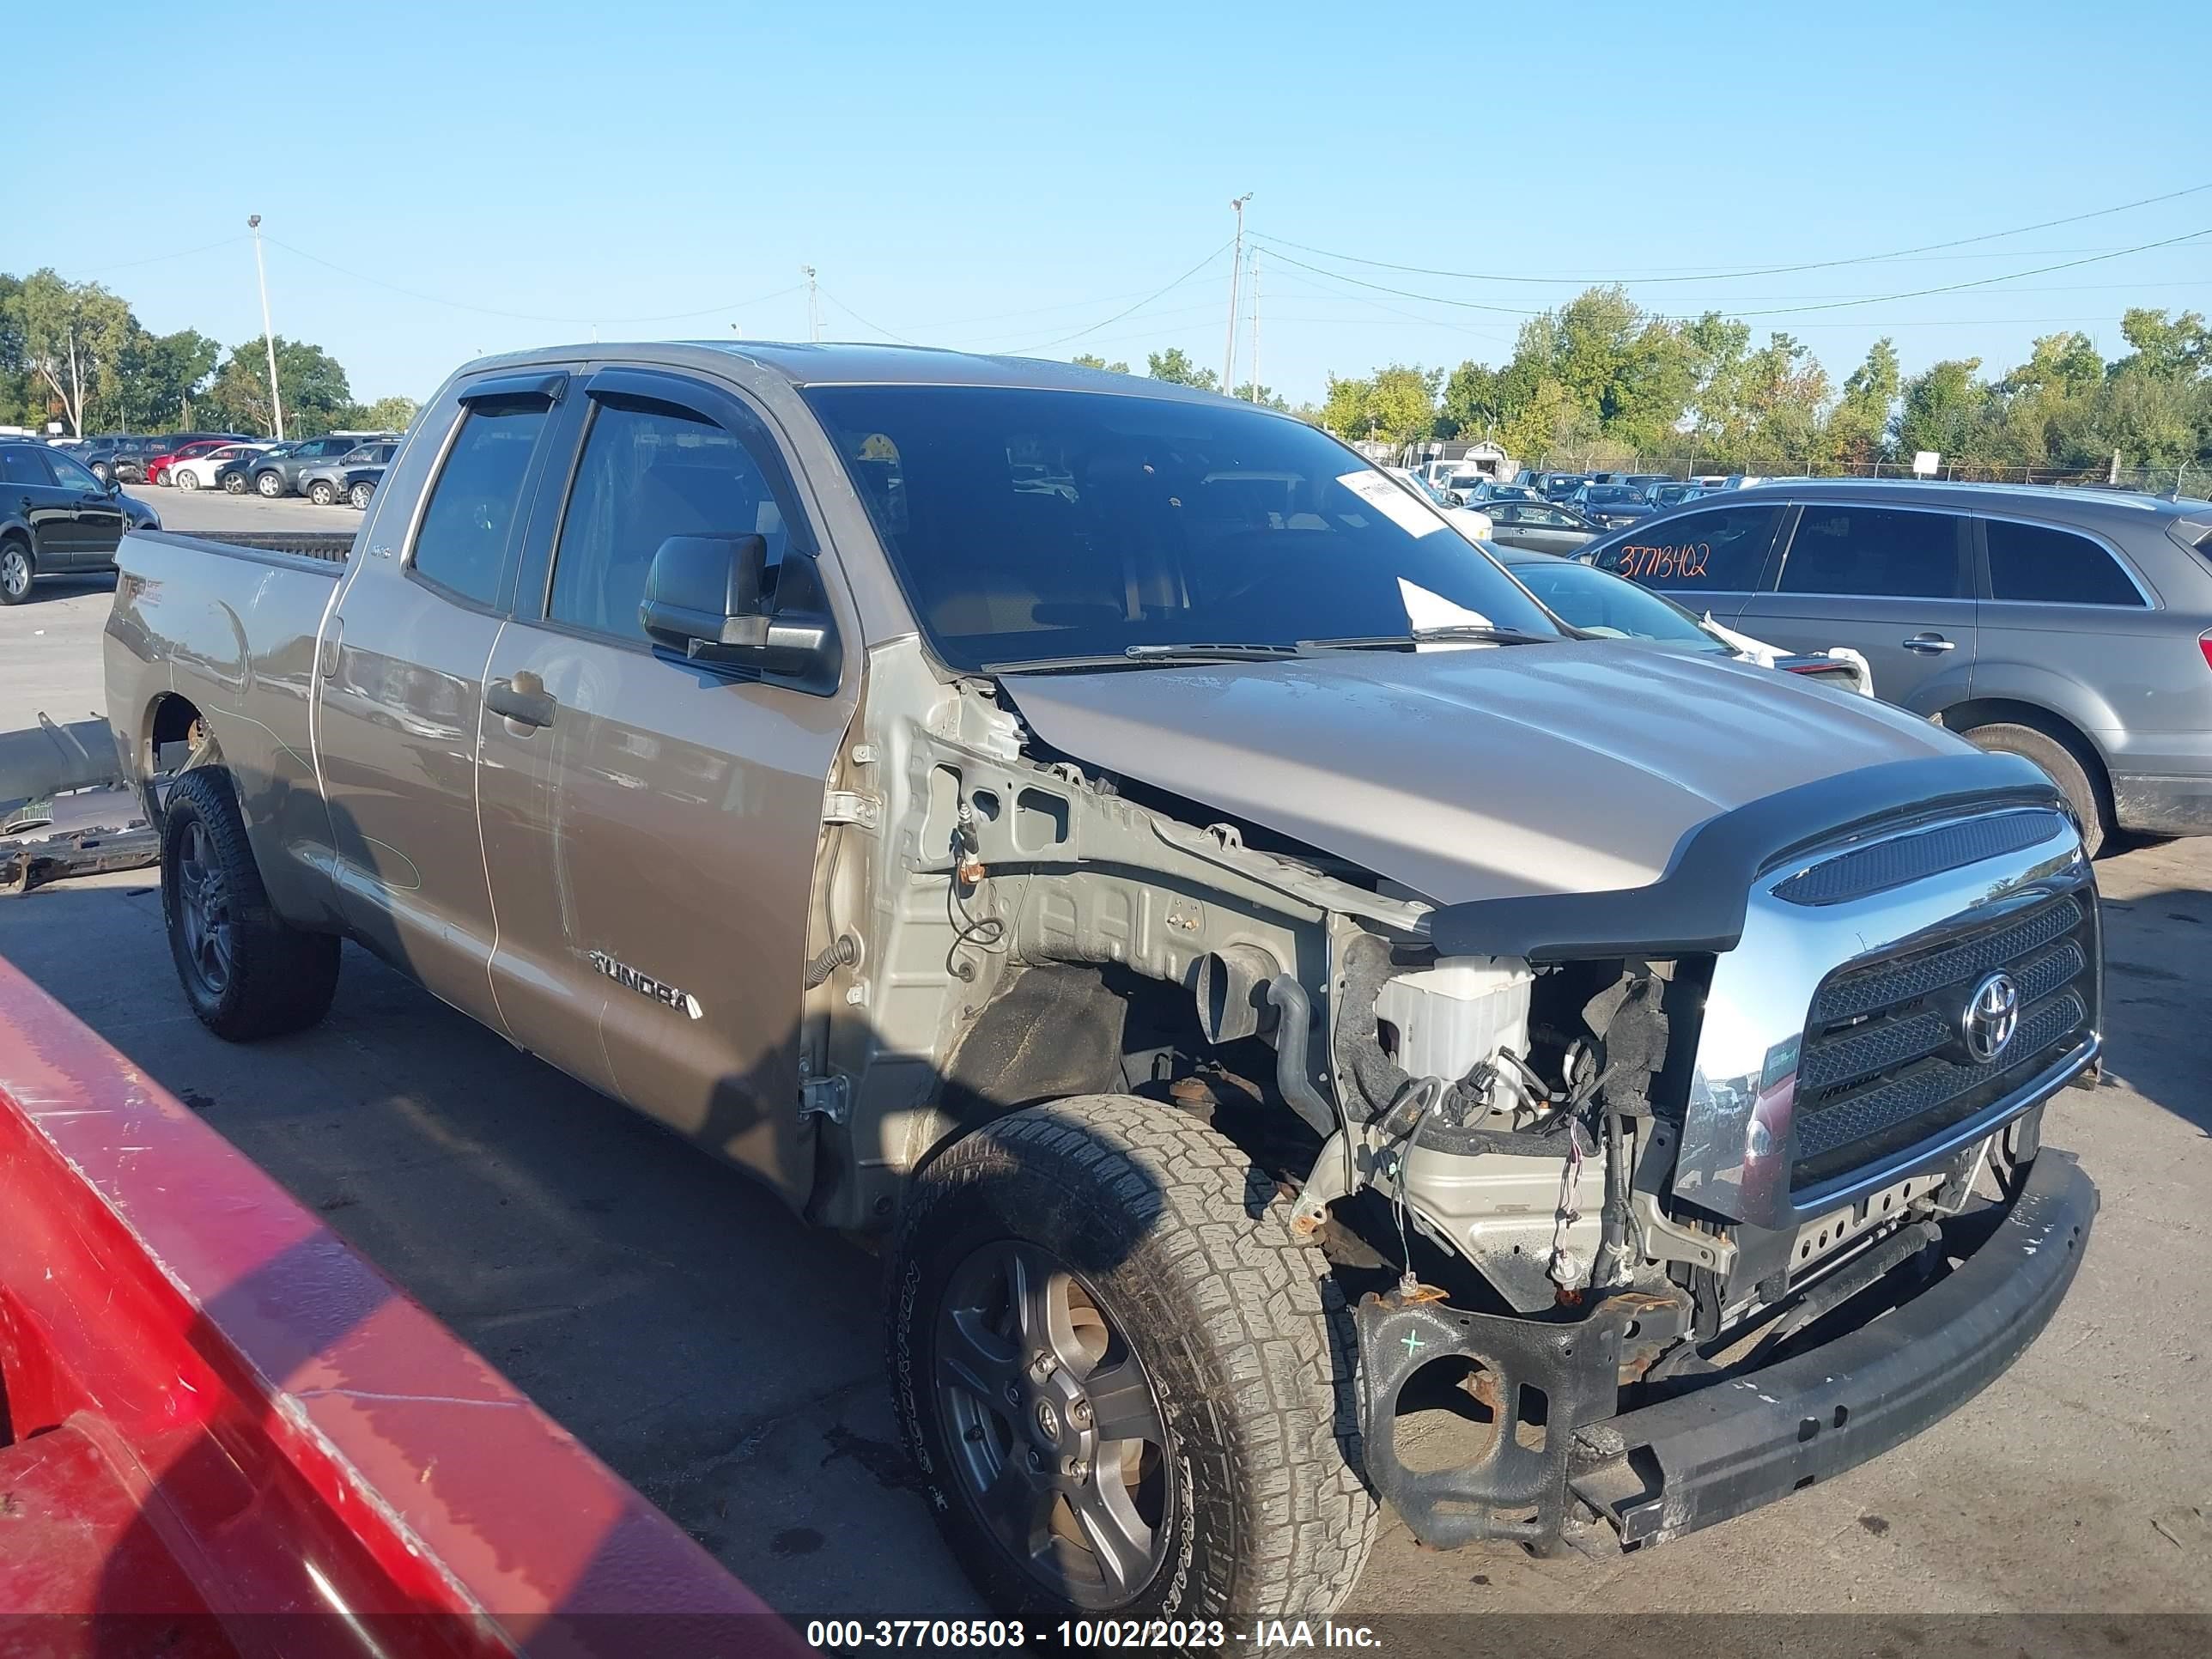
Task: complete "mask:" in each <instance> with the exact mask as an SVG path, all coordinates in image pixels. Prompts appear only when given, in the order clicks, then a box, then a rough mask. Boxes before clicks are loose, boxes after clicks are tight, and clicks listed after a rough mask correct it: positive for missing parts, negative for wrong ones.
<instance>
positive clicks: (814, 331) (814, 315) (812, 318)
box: [799, 265, 822, 340]
mask: <svg viewBox="0 0 2212 1659" xmlns="http://www.w3.org/2000/svg"><path fill="white" fill-rule="evenodd" d="M799 270H800V272H801V273H802V274H803V275H804V276H805V278H806V336H807V338H809V339H811V340H818V339H820V338H821V337H822V307H821V305H820V304H819V303H818V302H817V301H816V299H815V297H814V295H815V289H814V267H813V266H812V265H801V266H799Z"/></svg>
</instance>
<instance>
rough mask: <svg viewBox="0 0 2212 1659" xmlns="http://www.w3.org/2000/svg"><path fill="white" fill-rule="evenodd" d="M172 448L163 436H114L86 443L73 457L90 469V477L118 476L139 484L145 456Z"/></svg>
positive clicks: (143, 475) (106, 477) (143, 478)
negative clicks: (91, 475) (97, 441)
mask: <svg viewBox="0 0 2212 1659" xmlns="http://www.w3.org/2000/svg"><path fill="white" fill-rule="evenodd" d="M173 447H174V445H173V443H172V442H171V441H170V440H168V439H167V438H161V437H118V438H110V439H107V440H105V441H102V442H100V443H95V444H88V445H87V446H86V447H84V448H82V449H80V450H78V451H76V459H78V460H80V461H82V462H83V463H84V465H86V466H88V468H90V469H91V471H92V474H93V476H94V477H96V478H98V479H99V480H100V482H101V483H106V481H107V480H108V479H110V478H120V479H122V480H123V482H124V483H143V482H144V480H145V477H146V461H147V459H148V458H149V456H153V455H157V454H162V453H167V451H168V450H170V449H171V448H173Z"/></svg>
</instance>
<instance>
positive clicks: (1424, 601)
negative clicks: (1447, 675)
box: [1398, 576, 1491, 652]
mask: <svg viewBox="0 0 2212 1659" xmlns="http://www.w3.org/2000/svg"><path fill="white" fill-rule="evenodd" d="M1398 598H1399V600H1400V602H1401V604H1403V605H1405V607H1406V626H1407V629H1408V630H1418V629H1424V628H1488V627H1490V626H1491V621H1490V618H1489V617H1486V616H1484V615H1483V614H1482V612H1480V611H1470V610H1468V608H1467V607H1466V606H1465V605H1460V604H1457V603H1456V602H1455V601H1453V600H1451V599H1446V598H1445V597H1444V596H1443V594H1441V593H1432V592H1430V591H1429V590H1428V589H1427V588H1425V587H1423V586H1421V585H1420V584H1419V583H1418V582H1409V581H1407V580H1406V579H1405V578H1404V577H1403V576H1401V577H1399V578H1398ZM1489 647H1490V641H1487V640H1424V641H1421V642H1420V643H1419V644H1418V645H1416V646H1414V647H1413V649H1414V650H1415V651H1417V652H1419V651H1468V650H1486V649H1488V648H1489Z"/></svg>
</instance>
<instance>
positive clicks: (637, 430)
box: [545, 403, 790, 641]
mask: <svg viewBox="0 0 2212 1659" xmlns="http://www.w3.org/2000/svg"><path fill="white" fill-rule="evenodd" d="M751 535H757V536H760V537H763V538H765V539H766V540H767V542H768V556H769V562H770V563H771V564H780V563H781V561H782V558H783V554H784V550H785V548H786V546H787V544H788V542H789V539H790V538H789V534H788V532H787V530H786V528H785V526H784V521H783V514H782V513H781V510H780V509H779V508H778V507H777V506H776V504H775V496H774V495H772V494H771V493H770V492H769V484H768V480H767V479H766V478H765V477H763V476H762V473H761V470H760V468H759V467H758V466H757V465H755V464H754V461H753V459H752V456H751V454H750V453H749V452H748V451H747V450H746V449H745V447H744V445H743V444H741V443H739V442H738V440H737V439H736V438H734V437H732V435H730V434H729V433H727V432H725V431H724V430H723V429H722V428H720V427H719V426H715V425H714V424H712V423H711V422H707V421H702V420H695V419H692V418H690V417H689V416H684V415H682V414H679V413H678V412H677V411H676V410H672V409H666V408H657V407H656V408H631V407H628V406H625V405H623V404H612V403H602V404H600V405H599V409H598V410H597V411H596V412H595V413H594V414H593V416H592V430H591V435H590V437H589V438H587V439H586V441H585V444H584V459H583V461H582V464H581V465H579V466H578V468H577V470H576V482H575V487H574V489H573V490H572V492H571V493H570V495H569V497H568V512H567V513H566V514H565V515H564V516H563V517H562V521H561V544H560V546H559V548H558V549H557V550H556V552H555V555H554V561H553V592H552V595H551V597H550V599H549V600H548V602H547V605H546V608H545V610H546V615H547V616H549V617H552V618H553V619H554V620H555V621H556V622H564V623H570V624H571V625H573V626H574V627H578V628H588V629H592V630H593V631H595V632H597V633H601V634H613V635H619V636H620V637H622V638H624V639H633V640H637V641H643V640H644V639H645V637H646V634H645V629H644V628H643V626H642V625H641V624H640V623H639V622H638V619H637V608H638V604H639V601H641V599H643V598H644V597H645V578H646V573H647V571H648V570H650V569H651V568H652V566H653V555H654V553H656V552H658V551H659V548H660V544H661V543H663V542H665V541H666V540H667V539H668V538H670V537H671V536H751Z"/></svg>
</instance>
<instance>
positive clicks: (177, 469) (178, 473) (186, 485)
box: [169, 466, 200, 489]
mask: <svg viewBox="0 0 2212 1659" xmlns="http://www.w3.org/2000/svg"><path fill="white" fill-rule="evenodd" d="M169 482H170V483H173V484H175V485H176V487H177V488H178V489H198V488H199V487H200V475H199V474H198V473H197V472H195V471H192V470H191V468H190V467H188V466H173V467H171V468H170V469H169Z"/></svg>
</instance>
